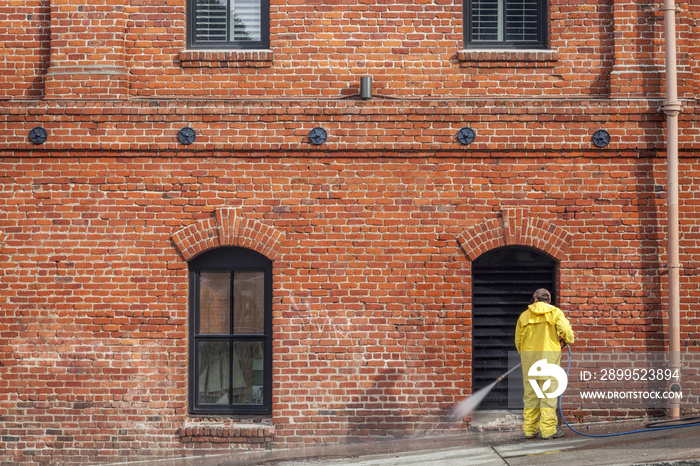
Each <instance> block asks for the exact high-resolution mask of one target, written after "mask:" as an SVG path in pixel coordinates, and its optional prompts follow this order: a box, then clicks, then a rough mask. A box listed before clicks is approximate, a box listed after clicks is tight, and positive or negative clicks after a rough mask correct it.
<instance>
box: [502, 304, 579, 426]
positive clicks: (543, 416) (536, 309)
mask: <svg viewBox="0 0 700 466" xmlns="http://www.w3.org/2000/svg"><path fill="white" fill-rule="evenodd" d="M560 340H564V341H565V342H566V343H567V344H572V343H573V342H574V332H573V330H571V324H569V321H568V320H567V318H566V317H565V316H564V313H563V312H562V310H561V309H559V308H558V307H556V306H552V305H551V304H547V303H545V302H542V301H538V302H536V303H533V304H530V306H528V308H527V310H526V311H525V312H523V313H522V314H521V315H520V318H519V319H518V324H517V325H516V327H515V348H516V349H517V350H518V353H520V360H521V362H522V364H523V366H522V370H523V388H524V395H523V405H524V408H523V417H524V421H525V422H524V424H523V432H524V433H525V435H526V436H528V437H531V436H534V435H536V434H537V433H538V431H539V432H540V435H541V436H542V437H549V436H552V435H554V434H555V433H556V430H557V413H556V406H557V401H556V398H542V399H540V398H539V397H538V396H537V394H536V393H535V390H534V389H533V387H532V385H531V384H530V382H529V379H530V378H533V379H534V377H529V376H528V371H529V370H530V366H531V365H532V364H534V363H535V362H537V361H539V360H540V359H547V362H549V363H550V364H557V365H559V363H560V362H561V345H560V343H559V341H560ZM537 382H538V383H539V385H540V388H542V386H543V384H544V382H545V380H538V381H537ZM550 383H551V382H550ZM555 388H556V387H555V386H552V387H550V391H553V390H554V389H555Z"/></svg>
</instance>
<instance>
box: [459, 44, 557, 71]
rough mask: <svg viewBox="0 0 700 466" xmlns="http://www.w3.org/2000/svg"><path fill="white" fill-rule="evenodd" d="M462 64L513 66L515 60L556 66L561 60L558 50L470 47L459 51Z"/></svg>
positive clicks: (538, 65)
mask: <svg viewBox="0 0 700 466" xmlns="http://www.w3.org/2000/svg"><path fill="white" fill-rule="evenodd" d="M457 59H458V60H459V62H460V64H461V65H462V66H465V67H466V66H476V67H485V68H489V67H495V66H509V65H510V66H512V64H513V62H515V63H517V64H518V65H520V64H526V65H527V66H530V67H554V65H555V64H556V62H557V61H558V60H559V52H558V51H556V50H495V49H494V50H484V49H470V50H460V51H459V52H457Z"/></svg>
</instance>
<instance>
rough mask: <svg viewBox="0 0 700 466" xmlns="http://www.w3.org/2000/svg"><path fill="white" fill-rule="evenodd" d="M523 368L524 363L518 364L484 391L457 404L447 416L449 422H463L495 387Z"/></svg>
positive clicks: (481, 390)
mask: <svg viewBox="0 0 700 466" xmlns="http://www.w3.org/2000/svg"><path fill="white" fill-rule="evenodd" d="M520 366H522V363H518V365H516V366H513V367H511V368H510V369H509V370H508V372H506V373H505V374H503V375H501V376H500V377H498V378H497V379H496V380H494V381H493V382H491V383H490V384H489V385H487V386H485V387H484V388H482V389H479V390H477V391H476V392H475V393H473V394H472V396H470V397H467V398H465V399H464V400H462V401H460V402H459V403H458V404H456V405H455V406H454V407H453V408H452V410H451V411H450V414H448V415H447V416H446V418H445V419H446V420H447V421H453V422H454V421H459V420H461V419H462V418H463V417H464V416H466V415H467V414H469V413H471V412H472V411H474V410H475V409H476V408H477V406H479V405H480V404H481V402H482V401H484V398H486V395H488V394H489V392H491V390H493V387H495V386H496V385H498V383H499V382H500V381H502V380H503V379H505V378H506V377H508V374H510V373H511V372H513V371H514V370H515V369H517V368H518V367H520Z"/></svg>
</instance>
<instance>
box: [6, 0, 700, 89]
mask: <svg viewBox="0 0 700 466" xmlns="http://www.w3.org/2000/svg"><path fill="white" fill-rule="evenodd" d="M83 3H84V2H80V1H78V0H69V1H64V2H56V1H53V2H52V1H51V0H26V1H23V2H18V1H11V2H9V3H8V4H7V5H6V6H3V7H0V17H2V18H4V19H3V21H2V22H1V23H0V36H1V37H3V40H2V41H0V51H1V52H2V54H1V55H2V56H3V57H5V58H4V60H2V61H0V70H2V72H0V83H1V84H2V86H1V88H2V95H3V96H4V97H6V98H36V97H40V96H41V95H43V89H44V87H46V92H47V96H48V97H50V98H71V95H73V96H78V95H79V96H82V97H90V96H92V97H95V98H110V97H109V96H111V98H115V97H117V96H125V95H126V94H127V93H128V94H130V95H132V96H138V97H158V98H163V97H180V98H182V97H185V98H188V97H200V98H201V97H218V98H224V99H228V98H241V97H254V98H270V97H280V96H284V97H288V98H294V99H299V98H312V97H314V98H318V97H323V98H329V99H336V98H343V97H348V96H351V95H354V94H357V93H358V92H359V90H358V86H359V76H363V75H368V76H373V77H374V88H375V95H378V96H380V95H381V96H386V97H392V98H395V97H399V98H425V97H436V98H455V97H458V98H465V97H474V96H485V95H489V96H496V95H499V96H514V95H527V96H541V97H561V96H607V95H613V96H620V97H625V96H637V97H638V96H649V95H657V96H658V95H661V94H662V92H663V91H662V89H661V87H660V85H662V84H663V77H664V73H663V39H662V30H663V15H662V14H661V13H660V12H659V11H655V10H653V9H652V5H650V4H649V3H648V2H646V3H645V2H637V1H632V0H625V1H623V0H599V1H597V2H594V3H591V2H573V3H572V2H568V1H556V0H555V1H551V2H550V10H549V21H550V23H549V31H550V46H551V50H552V53H545V54H542V53H540V54H534V53H529V54H528V53H524V54H523V53H516V54H514V53H507V52H506V53H503V52H502V53H496V54H494V53H490V54H487V55H486V56H484V55H483V54H482V55H479V54H476V55H475V54H471V53H468V52H463V51H462V49H463V40H462V2H461V1H457V0H448V1H441V2H432V3H431V2H418V3H415V2H408V3H400V2H398V3H397V2H391V3H379V4H376V5H374V4H369V3H361V4H357V2H355V1H351V0H348V1H341V2H334V3H332V4H327V3H325V2H318V1H317V2H303V3H298V2H290V3H285V2H281V1H276V0H272V1H271V7H270V39H271V48H270V51H269V52H267V53H251V52H245V53H244V52H228V53H224V52H221V53H210V52H186V50H185V0H176V1H165V0H160V1H151V0H149V1H145V0H139V1H131V2H128V4H127V2H124V0H103V2H91V3H90V5H84V4H83ZM677 4H678V6H679V8H680V10H679V13H678V37H679V80H680V82H679V84H680V90H681V96H685V97H689V98H693V96H694V95H696V94H697V93H696V91H697V80H695V78H694V76H695V75H697V73H698V70H699V65H698V59H697V56H698V53H697V50H698V47H699V46H698V45H697V43H696V42H697V41H695V40H693V37H695V35H697V34H698V33H699V32H700V31H698V27H699V26H698V25H697V17H698V15H699V14H700V7H699V6H698V5H697V4H693V3H692V2H683V1H679V2H677ZM653 6H656V4H654V5H653ZM50 24H51V25H52V26H53V27H52V28H49V26H50ZM67 27H70V29H69V30H68V29H66V28H67ZM96 30H97V32H96ZM51 43H53V50H54V51H53V52H50V51H51ZM81 44H84V45H83V46H81ZM50 63H51V67H52V69H51V70H49V72H48V74H47V69H48V67H49V64H50ZM107 68H109V69H107ZM514 70H517V73H514V72H513V71H514ZM70 71H72V74H71V73H70ZM56 73H59V74H56ZM124 80H128V83H126V82H123V81H124ZM127 85H128V89H127V87H126V86H127Z"/></svg>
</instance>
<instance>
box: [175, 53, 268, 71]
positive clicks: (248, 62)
mask: <svg viewBox="0 0 700 466" xmlns="http://www.w3.org/2000/svg"><path fill="white" fill-rule="evenodd" d="M180 63H181V64H182V67H183V68H269V67H271V66H272V50H181V51H180Z"/></svg>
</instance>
